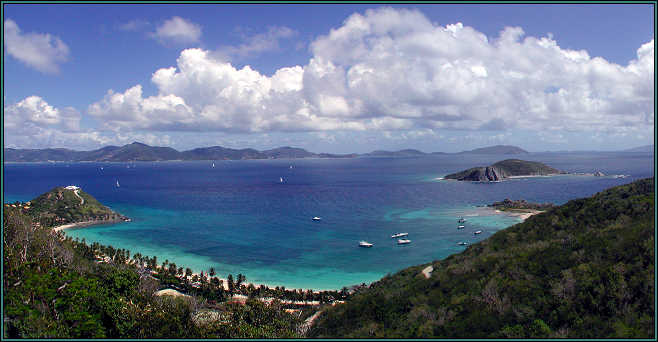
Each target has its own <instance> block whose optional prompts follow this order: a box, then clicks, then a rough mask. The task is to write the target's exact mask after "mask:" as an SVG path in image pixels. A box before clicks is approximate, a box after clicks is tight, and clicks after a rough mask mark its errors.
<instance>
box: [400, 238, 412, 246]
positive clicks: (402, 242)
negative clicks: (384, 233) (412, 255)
mask: <svg viewBox="0 0 658 342" xmlns="http://www.w3.org/2000/svg"><path fill="white" fill-rule="evenodd" d="M408 243H411V240H407V239H398V245H406V244H408Z"/></svg>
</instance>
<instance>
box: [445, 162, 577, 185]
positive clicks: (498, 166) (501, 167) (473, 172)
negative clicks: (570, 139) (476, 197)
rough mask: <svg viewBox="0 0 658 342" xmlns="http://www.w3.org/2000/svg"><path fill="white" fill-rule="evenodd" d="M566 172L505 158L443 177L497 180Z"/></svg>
mask: <svg viewBox="0 0 658 342" xmlns="http://www.w3.org/2000/svg"><path fill="white" fill-rule="evenodd" d="M563 173H566V172H563V171H560V170H558V169H555V168H552V167H550V166H547V165H545V164H542V163H540V162H533V161H527V160H520V159H506V160H503V161H499V162H497V163H495V164H493V165H490V166H484V167H473V168H470V169H468V170H464V171H461V172H457V173H453V174H449V175H447V176H445V177H444V179H455V180H459V181H474V182H497V181H501V180H503V179H505V178H510V177H522V176H548V175H555V174H563Z"/></svg>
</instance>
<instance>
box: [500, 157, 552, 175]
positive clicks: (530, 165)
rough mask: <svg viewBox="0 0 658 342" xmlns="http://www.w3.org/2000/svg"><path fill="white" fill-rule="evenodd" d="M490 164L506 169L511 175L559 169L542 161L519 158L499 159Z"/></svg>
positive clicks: (544, 173) (549, 171)
mask: <svg viewBox="0 0 658 342" xmlns="http://www.w3.org/2000/svg"><path fill="white" fill-rule="evenodd" d="M492 166H493V167H498V168H500V169H503V170H505V171H507V173H509V174H510V175H511V176H523V175H536V174H541V175H547V174H551V173H560V170H558V169H554V168H552V167H550V166H547V165H545V164H543V163H540V162H533V161H527V160H519V159H506V160H503V161H499V162H497V163H495V164H493V165H492Z"/></svg>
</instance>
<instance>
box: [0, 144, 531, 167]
mask: <svg viewBox="0 0 658 342" xmlns="http://www.w3.org/2000/svg"><path fill="white" fill-rule="evenodd" d="M3 151H4V160H5V161H7V162H48V161H53V162H81V161H108V162H127V161H171V160H244V159H297V158H357V157H421V156H430V155H446V154H454V155H459V154H473V153H475V154H518V153H528V152H527V151H525V150H523V149H521V148H519V147H516V146H510V145H496V146H489V147H483V148H479V149H475V150H471V151H462V152H456V153H448V152H430V153H426V152H422V151H419V150H416V149H402V150H398V151H386V150H375V151H372V152H369V153H362V154H358V153H346V154H336V153H314V152H309V151H307V150H305V149H303V148H298V147H291V146H282V147H277V148H272V149H268V150H262V151H259V150H256V149H253V148H243V149H234V148H228V147H223V146H209V147H198V148H193V149H190V150H185V151H178V150H176V149H174V148H172V147H163V146H149V145H147V144H144V143H141V142H137V141H135V142H132V143H130V144H126V145H123V146H114V145H109V146H104V147H101V148H98V149H95V150H90V151H76V150H72V149H67V148H45V149H17V148H4V150H3ZM474 151H475V152H474ZM519 151H521V152H519Z"/></svg>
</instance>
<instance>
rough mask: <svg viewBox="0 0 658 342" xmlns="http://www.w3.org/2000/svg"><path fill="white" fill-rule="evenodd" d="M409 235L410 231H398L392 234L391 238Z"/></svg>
mask: <svg viewBox="0 0 658 342" xmlns="http://www.w3.org/2000/svg"><path fill="white" fill-rule="evenodd" d="M407 235H409V233H396V234H393V235H391V238H392V239H395V238H399V237H403V236H407Z"/></svg>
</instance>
